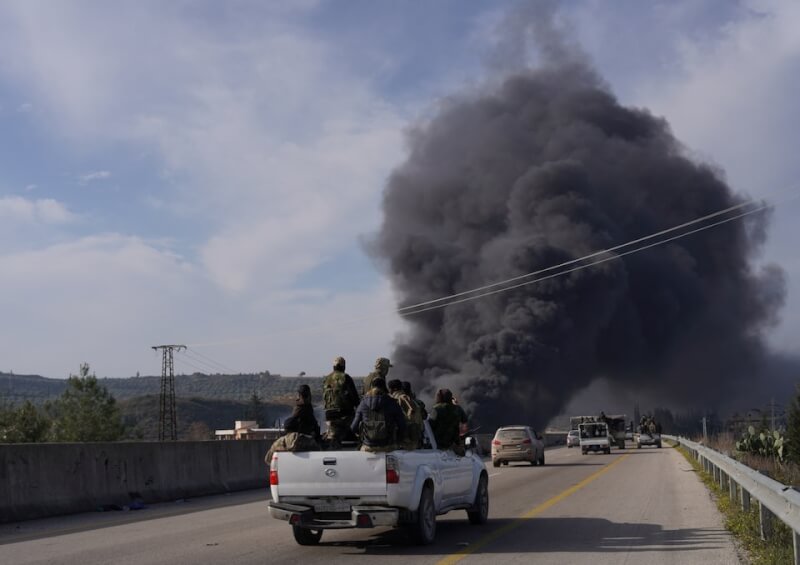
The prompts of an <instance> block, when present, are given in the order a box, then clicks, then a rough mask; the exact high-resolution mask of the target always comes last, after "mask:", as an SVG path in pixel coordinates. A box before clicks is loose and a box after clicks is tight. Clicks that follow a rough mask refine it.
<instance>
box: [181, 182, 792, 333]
mask: <svg viewBox="0 0 800 565" xmlns="http://www.w3.org/2000/svg"><path fill="white" fill-rule="evenodd" d="M797 198H800V194H798V195H794V196H792V197H790V198H787V199H786V200H785V201H784V202H787V201H790V200H794V199H797ZM755 204H756V203H755V202H754V201H752V200H749V201H747V202H742V203H740V204H737V205H735V206H731V207H728V208H725V209H723V210H719V211H717V212H713V213H711V214H707V215H705V216H702V217H700V218H696V219H694V220H690V221H688V222H684V223H682V224H679V225H676V226H673V227H670V228H667V229H664V230H660V231H658V232H655V233H652V234H649V235H647V236H644V237H640V238H637V239H635V240H631V241H628V242H626V243H622V244H619V245H616V246H613V247H609V248H607V249H603V250H600V251H595V252H592V253H590V254H588V255H584V256H582V257H578V258H576V259H571V260H569V261H565V262H563V263H559V264H558V265H552V266H550V267H546V268H544V269H539V270H537V271H532V272H530V273H525V274H522V275H517V276H515V277H511V278H508V279H505V280H502V281H497V282H494V283H490V284H487V285H484V286H481V287H477V288H473V289H471V290H466V291H462V292H458V293H455V294H451V295H448V296H443V297H440V298H436V299H432V300H426V301H424V302H419V303H416V304H412V305H409V306H404V307H402V308H397V309H395V310H392V311H386V312H383V313H378V314H373V315H369V316H364V317H361V318H357V319H352V320H350V321H344V322H343V321H337V322H336V324H335V328H341V327H345V326H349V325H354V324H358V323H361V322H365V321H370V320H375V319H378V318H382V317H387V316H390V315H399V316H401V317H409V316H412V315H414V314H420V313H423V312H428V311H431V310H437V309H439V308H445V307H447V306H453V305H455V304H461V303H464V302H469V301H471V300H476V299H478V298H483V297H485V296H491V295H494V294H499V293H501V292H507V291H509V290H514V289H516V288H520V287H522V286H527V285H530V284H534V283H537V282H541V281H544V280H548V279H552V278H555V277H559V276H562V275H566V274H569V273H572V272H575V271H579V270H582V269H586V268H588V267H592V266H595V265H599V264H602V263H606V262H608V261H612V260H615V259H619V258H621V257H624V256H626V255H630V254H632V253H637V252H639V251H644V250H646V249H650V248H652V247H656V246H658V245H663V244H665V243H669V242H671V241H674V240H677V239H681V238H683V237H686V236H689V235H692V234H695V233H698V232H701V231H704V230H707V229H709V228H712V227H715V226H718V225H721V224H725V223H727V222H731V221H733V220H737V219H739V218H743V217H745V216H749V215H752V214H755V213H757V212H762V211H764V210H767V209H769V208H774V207H775V206H776V204H766V203H765V204H762V205H761V206H757V207H756V208H753V209H752V210H747V211H744V212H742V213H740V214H737V215H735V216H732V217H730V218H726V219H723V220H721V221H718V222H714V223H711V224H707V225H705V226H702V227H700V228H696V229H694V230H690V231H687V232H683V233H680V234H678V235H675V236H673V237H670V238H666V239H662V240H658V241H656V242H653V243H650V244H648V245H644V246H641V247H637V248H635V249H631V250H628V251H625V252H623V253H617V254H614V255H611V256H610V257H606V258H604V259H601V260H598V261H593V262H590V263H586V264H584V265H579V266H577V267H573V268H571V269H566V270H563V271H558V272H556V273H554V274H551V275H547V276H545V277H539V278H536V279H533V280H529V281H525V282H523V283H518V284H515V285H511V286H505V287H503V288H499V289H496V290H492V291H489V292H482V291H483V290H488V289H490V288H495V287H498V286H502V285H507V284H509V283H512V282H515V281H518V280H522V279H525V278H530V277H534V276H536V275H539V274H542V273H545V272H550V271H555V270H557V269H561V268H563V267H566V266H569V265H574V264H576V263H581V262H583V261H586V260H587V259H591V258H593V257H598V256H601V255H604V254H608V253H614V251H617V250H619V249H623V248H625V247H629V246H631V245H635V244H637V243H641V242H643V241H647V240H650V239H654V238H656V237H659V236H663V235H666V234H668V233H672V232H675V231H677V230H680V229H683V228H686V227H689V226H692V225H695V224H698V223H701V222H704V221H706V220H709V219H712V218H715V217H718V216H721V215H724V214H726V213H729V212H732V211H734V210H739V209H742V208H745V207H747V206H753V205H755ZM475 293H479V294H475ZM470 294H473V295H474V296H467V295H470ZM459 297H465V298H460V299H459V300H452V299H453V298H459ZM330 329H334V325H333V324H332V323H328V324H324V325H319V326H313V327H306V328H295V329H283V330H276V331H274V332H267V333H265V334H260V335H257V336H249V337H243V338H238V339H230V340H224V341H219V342H210V343H203V344H193V347H200V346H210V345H226V344H233V343H240V342H243V341H248V340H254V339H262V338H264V337H268V336H272V335H282V334H289V333H304V332H309V331H316V330H330Z"/></svg>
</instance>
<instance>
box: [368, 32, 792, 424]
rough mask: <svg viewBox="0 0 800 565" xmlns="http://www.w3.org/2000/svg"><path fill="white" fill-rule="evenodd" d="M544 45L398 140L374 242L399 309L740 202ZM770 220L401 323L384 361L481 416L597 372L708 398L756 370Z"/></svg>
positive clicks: (772, 287)
mask: <svg viewBox="0 0 800 565" xmlns="http://www.w3.org/2000/svg"><path fill="white" fill-rule="evenodd" d="M547 41H548V42H549V43H548V49H542V50H541V51H542V52H543V53H544V55H545V60H544V62H542V63H540V65H539V66H538V67H537V68H536V69H528V70H521V71H518V72H515V73H512V74H509V75H506V78H505V79H504V80H502V81H498V82H497V83H496V84H495V86H494V87H490V88H486V89H484V90H483V91H482V92H479V93H476V92H472V93H467V94H462V95H458V96H455V97H453V98H451V99H449V100H447V101H446V102H444V103H443V104H442V105H441V107H440V108H439V109H438V111H437V112H436V115H435V116H434V117H433V118H432V119H430V120H429V121H428V122H427V123H425V124H422V125H419V126H417V127H416V128H415V129H414V130H413V131H411V132H410V134H409V149H410V151H409V156H408V159H407V160H406V162H405V163H403V164H402V165H401V166H399V167H398V168H397V169H396V170H395V171H394V172H393V173H392V175H391V176H390V178H389V181H388V184H387V186H386V189H385V193H384V201H383V209H384V220H383V224H382V227H381V229H380V231H379V233H378V235H377V237H376V239H375V241H374V244H373V254H374V255H375V256H376V257H378V258H379V259H380V260H381V262H382V264H383V265H384V266H385V269H386V271H387V272H388V275H389V276H390V279H391V281H392V284H393V287H394V289H395V291H396V292H397V293H398V295H399V297H400V306H401V307H403V306H407V305H409V304H414V303H418V302H422V301H426V300H432V299H436V298H439V297H442V296H446V295H451V294H454V293H459V292H463V291H467V290H470V289H473V288H476V287H480V286H482V285H485V284H487V283H492V282H495V281H500V280H504V279H508V278H511V277H515V276H518V275H521V274H524V273H529V272H532V271H536V270H538V269H542V268H545V267H549V266H551V265H555V264H559V263H562V262H564V261H568V260H571V259H575V258H578V257H582V256H584V255H587V254H589V253H592V252H595V251H598V250H601V249H606V248H609V247H612V246H615V245H619V244H622V243H625V242H628V241H630V240H634V239H636V238H640V237H643V236H646V235H648V234H651V233H654V232H657V231H659V230H663V229H666V228H670V227H672V226H675V225H678V224H681V223H683V222H687V221H689V220H693V219H696V218H698V217H701V216H704V215H707V214H710V213H712V212H716V211H718V210H722V209H725V208H728V207H730V206H733V205H735V204H737V203H739V202H741V201H742V199H741V197H739V196H737V195H735V194H734V193H733V192H732V190H731V189H730V188H729V187H728V186H727V184H726V182H725V181H724V180H723V178H722V175H721V173H720V172H719V171H718V170H716V169H715V168H713V167H711V166H709V165H706V164H703V163H699V162H697V161H695V160H693V159H692V158H691V157H690V156H688V155H687V152H686V150H685V149H684V148H683V147H682V146H681V144H680V142H679V141H678V140H676V138H675V137H674V136H673V134H672V133H671V131H670V128H669V126H668V124H667V123H666V121H664V120H663V119H660V118H657V117H654V116H653V115H651V114H650V113H649V112H648V111H646V110H643V109H637V108H628V107H624V106H622V105H620V103H619V102H618V101H617V100H616V99H615V97H614V96H613V94H612V93H611V92H610V91H609V89H608V88H607V87H606V86H605V85H604V83H603V81H602V80H601V79H600V78H599V77H598V76H597V75H596V73H595V72H594V71H593V70H592V69H591V68H590V67H589V66H588V65H587V64H586V63H585V62H584V61H583V59H582V58H581V57H580V56H566V55H565V53H566V52H567V51H568V50H566V49H564V48H560V46H559V44H558V41H555V43H553V41H552V37H551V38H549V39H548V40H547ZM554 44H555V47H556V48H552V47H553V45H554ZM548 53H549V54H548ZM766 222H767V219H766V217H765V216H764V215H763V214H757V215H753V216H748V217H747V218H744V219H740V220H736V221H733V222H730V223H727V224H723V225H720V226H718V227H714V228H711V229H709V230H707V231H703V232H700V233H697V234H694V235H690V236H688V237H685V238H682V239H678V240H675V241H673V242H670V243H666V244H664V245H661V246H658V247H654V248H652V249H649V250H647V251H643V252H640V253H635V254H632V255H628V256H625V257H621V258H619V259H617V260H613V261H609V262H606V263H603V264H602V265H598V266H594V267H590V268H587V269H584V270H580V271H577V272H573V273H570V274H567V275H564V276H561V277H555V278H552V279H549V280H546V281H543V282H540V283H537V284H532V285H529V286H525V287H522V288H518V289H515V290H511V291H508V292H503V293H499V294H495V295H492V296H487V297H484V298H480V299H477V300H473V301H469V302H465V303H461V304H457V305H453V306H448V307H446V308H443V309H438V310H432V311H428V312H424V313H421V314H416V315H412V316H409V317H408V320H409V323H410V331H409V332H408V333H407V334H406V335H404V336H401V338H399V341H398V343H397V345H396V350H395V352H394V356H393V358H392V361H393V363H394V364H395V366H396V368H395V369H393V372H394V374H395V375H397V376H402V377H405V378H408V379H411V380H412V381H413V382H414V383H415V386H416V388H418V389H420V390H422V391H426V392H427V393H428V394H430V392H431V391H433V390H435V389H436V388H439V387H449V388H451V389H453V391H454V393H455V394H456V395H459V396H460V397H461V398H462V399H463V400H464V401H465V402H466V403H467V405H468V407H469V408H470V410H471V412H472V417H473V418H474V419H475V420H477V421H478V422H480V423H481V424H484V425H487V426H489V425H499V424H508V423H515V422H525V423H532V424H534V425H536V426H541V425H542V424H544V423H546V422H547V421H548V420H549V419H550V418H551V417H552V416H554V415H556V414H558V413H559V412H560V411H561V410H562V409H563V407H564V406H565V404H566V403H567V402H568V401H569V399H570V398H571V397H572V396H573V395H574V393H576V392H577V391H579V390H580V389H582V388H584V387H586V386H587V385H588V384H589V383H590V382H591V381H592V380H593V379H595V378H598V377H603V378H605V379H607V380H608V381H609V382H610V383H614V384H616V385H618V386H619V387H620V388H624V389H626V390H632V391H637V392H639V391H641V392H642V393H643V394H648V395H650V396H651V397H658V398H660V401H661V402H662V405H663V404H669V403H670V402H671V403H673V404H676V403H677V404H679V405H684V406H687V407H688V406H691V405H696V406H703V405H706V404H708V403H711V404H714V405H717V404H719V402H720V399H723V398H725V397H726V396H729V395H732V394H734V393H735V391H736V390H737V387H740V385H742V384H744V383H747V382H750V381H751V379H752V376H753V375H754V374H756V373H757V372H758V371H759V370H760V366H761V364H762V361H763V357H764V344H763V339H762V335H763V333H764V330H765V329H767V328H768V327H770V326H771V325H772V324H774V323H775V322H776V316H777V311H778V309H779V308H780V306H781V305H782V303H783V298H784V284H783V275H782V272H781V271H780V270H779V269H777V268H775V267H769V268H765V269H762V270H760V271H759V270H757V269H756V268H755V267H754V265H753V259H754V258H755V257H756V255H757V252H758V251H759V248H760V246H761V244H762V243H763V241H764V238H765V230H766ZM601 409H603V406H597V410H598V411H599V410H601Z"/></svg>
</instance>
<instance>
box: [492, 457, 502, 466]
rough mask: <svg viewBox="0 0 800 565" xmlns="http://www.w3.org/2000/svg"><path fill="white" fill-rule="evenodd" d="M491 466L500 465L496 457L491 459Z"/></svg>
mask: <svg viewBox="0 0 800 565" xmlns="http://www.w3.org/2000/svg"><path fill="white" fill-rule="evenodd" d="M492 466H493V467H499V466H500V461H498V460H497V459H495V460H493V461H492Z"/></svg>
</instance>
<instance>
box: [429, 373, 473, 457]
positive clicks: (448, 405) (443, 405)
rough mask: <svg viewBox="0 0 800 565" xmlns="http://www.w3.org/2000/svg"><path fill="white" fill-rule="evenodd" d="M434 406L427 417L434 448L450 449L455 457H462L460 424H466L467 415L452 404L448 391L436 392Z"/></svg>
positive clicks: (442, 389) (451, 394) (451, 397)
mask: <svg viewBox="0 0 800 565" xmlns="http://www.w3.org/2000/svg"><path fill="white" fill-rule="evenodd" d="M435 402H436V403H435V404H434V405H433V409H432V410H431V413H430V415H429V416H428V421H429V422H430V423H431V428H432V429H433V437H435V438H436V447H438V448H439V449H450V450H452V451H453V453H455V454H456V455H460V456H463V455H464V453H465V449H464V444H463V442H462V441H461V433H460V428H461V424H466V423H467V414H466V412H464V409H463V408H461V406H459V405H458V404H454V403H453V393H452V392H450V390H449V389H446V388H440V389H439V390H437V391H436V397H435Z"/></svg>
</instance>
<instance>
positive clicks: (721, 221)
mask: <svg viewBox="0 0 800 565" xmlns="http://www.w3.org/2000/svg"><path fill="white" fill-rule="evenodd" d="M770 207H771V206H769V205H765V206H762V207H760V208H756V209H755V210H750V211H748V212H743V213H741V214H738V215H736V216H733V217H731V218H726V219H724V220H720V221H718V222H714V223H712V224H708V225H706V226H702V227H699V228H695V229H693V230H690V231H688V232H686V233H682V234H679V235H675V236H672V237H669V238H667V239H663V240H659V241H656V242H653V243H649V244H647V245H643V246H641V247H637V248H636V249H631V250H630V251H624V252H622V253H617V254H616V255H612V256H610V257H606V258H604V259H598V260H597V261H592V262H591V263H587V264H585V265H578V266H577V267H572V268H571V269H567V270H564V271H558V272H557V273H553V274H552V275H547V276H545V277H539V278H537V279H533V280H530V281H525V282H522V283H518V284H515V285H512V286H507V287H503V288H500V289H497V290H492V291H489V292H484V293H482V294H477V295H475V296H469V297H466V298H461V299H460V300H453V301H451V302H446V303H444V304H437V305H434V306H429V307H427V308H421V309H418V310H413V311H412V312H406V313H401V312H399V311H398V314H400V315H401V316H411V315H414V314H420V313H422V312H428V311H430V310H436V309H439V308H444V307H446V306H453V305H454V304H461V303H463V302H469V301H471V300H477V299H478V298H483V297H485V296H491V295H493V294H499V293H501V292H506V291H509V290H514V289H516V288H520V287H523V286H527V285H530V284H534V283H537V282H541V281H545V280H548V279H554V278H556V277H560V276H562V275H567V274H569V273H574V272H576V271H581V270H583V269H588V268H589V267H594V266H595V265H600V264H601V263H607V262H608V261H614V260H616V259H619V258H621V257H624V256H626V255H631V254H633V253H638V252H640V251H644V250H645V249H650V248H651V247H656V246H658V245H663V244H665V243H669V242H670V241H674V240H676V239H681V238H683V237H686V236H689V235H692V234H695V233H698V232H701V231H704V230H707V229H709V228H713V227H716V226H719V225H721V224H725V223H727V222H731V221H733V220H738V219H739V218H743V217H745V216H749V215H750V214H754V213H756V212H760V211H762V210H765V209H767V208H770ZM593 255H594V254H593Z"/></svg>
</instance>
